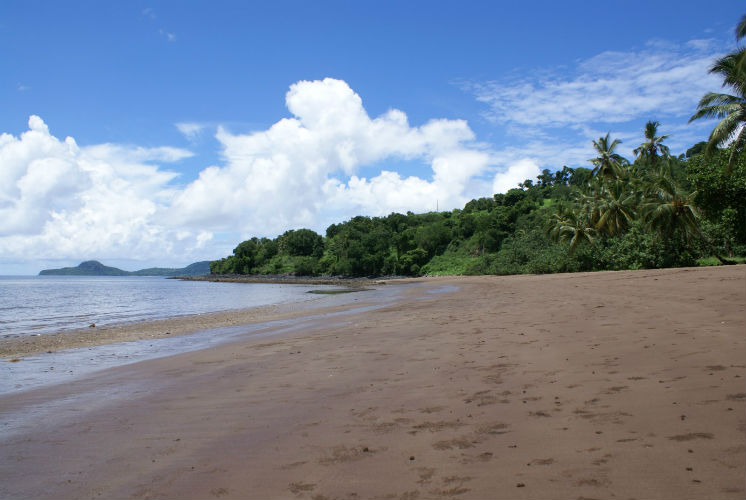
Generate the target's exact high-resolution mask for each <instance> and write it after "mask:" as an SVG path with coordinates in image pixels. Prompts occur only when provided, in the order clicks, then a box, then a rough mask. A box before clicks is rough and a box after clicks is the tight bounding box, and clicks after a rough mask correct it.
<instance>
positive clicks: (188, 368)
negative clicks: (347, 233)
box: [0, 266, 746, 498]
mask: <svg viewBox="0 0 746 500" xmlns="http://www.w3.org/2000/svg"><path fill="white" fill-rule="evenodd" d="M422 283H424V285H423V286H421V287H419V288H415V289H412V290H410V291H408V292H407V293H406V294H405V296H404V297H403V298H402V300H400V301H399V302H397V303H396V304H395V305H393V306H388V307H385V308H383V309H377V310H373V311H369V312H365V313H359V314H355V315H352V316H348V317H347V318H346V321H348V323H347V324H339V323H338V322H334V324H330V323H327V324H326V325H325V324H324V322H322V321H319V320H313V321H312V320H309V321H307V322H306V323H304V328H303V329H301V330H298V331H296V332H293V333H285V334H282V335H278V336H276V337H269V338H267V337H265V338H262V339H253V340H252V339H246V340H242V341H238V342H235V343H231V344H224V345H222V346H219V347H216V348H211V349H205V350H201V351H196V352H191V353H186V354H181V355H178V356H172V357H168V358H161V359H157V360H151V361H146V362H142V363H137V364H134V365H129V366H124V367H119V368H116V369H110V370H106V371H102V372H98V373H97V374H95V375H94V376H90V377H87V378H84V379H80V380H78V381H76V382H73V383H68V384H65V385H64V386H56V387H49V388H43V389H37V390H30V391H27V392H23V393H20V394H16V395H6V396H2V397H0V414H1V415H2V416H0V429H6V432H5V433H3V434H0V444H1V448H0V449H1V450H2V452H0V497H2V498H97V497H104V498H581V497H582V498H612V497H619V498H744V496H745V494H746V489H745V488H744V474H745V473H746V408H745V405H746V387H744V380H746V368H745V363H746V350H745V348H746V333H745V332H746V329H745V327H744V319H745V312H746V272H745V269H744V267H743V266H729V267H718V268H701V269H674V270H656V271H635V272H614V273H594V274H573V275H550V276H512V277H474V278H447V279H440V280H423V281H422ZM443 284H453V285H456V286H458V287H459V288H460V290H459V291H458V292H456V293H447V294H428V293H425V292H426V290H427V289H428V288H429V287H430V288H434V287H436V286H441V285H443ZM394 286H395V285H394ZM19 422H21V423H22V424H25V427H23V425H21V424H19ZM11 428H12V429H13V432H10V431H7V429H11Z"/></svg>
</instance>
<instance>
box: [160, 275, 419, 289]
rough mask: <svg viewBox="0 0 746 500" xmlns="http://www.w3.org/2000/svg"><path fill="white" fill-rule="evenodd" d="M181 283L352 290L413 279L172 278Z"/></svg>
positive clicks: (207, 276)
mask: <svg viewBox="0 0 746 500" xmlns="http://www.w3.org/2000/svg"><path fill="white" fill-rule="evenodd" d="M168 279H175V280H180V281H210V282H215V283H223V282H224V283H266V284H272V285H338V286H346V287H351V288H364V287H367V286H376V285H385V284H386V283H391V282H395V281H399V280H406V279H411V278H408V277H402V276H383V277H380V278H345V277H342V276H294V275H289V274H204V275H199V276H170V277H169V278H168Z"/></svg>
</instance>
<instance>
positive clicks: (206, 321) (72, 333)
mask: <svg viewBox="0 0 746 500" xmlns="http://www.w3.org/2000/svg"><path fill="white" fill-rule="evenodd" d="M369 290H370V291H373V290H374V289H360V290H359V291H360V292H366V291H369ZM355 291H358V290H355ZM314 295H315V298H314V299H311V300H307V301H303V302H291V303H287V304H275V305H270V306H259V307H251V308H245V309H230V310H226V311H217V312H209V313H200V314H187V315H182V316H173V317H169V318H163V319H153V320H144V321H133V322H125V323H120V324H114V325H105V326H96V327H94V328H91V327H88V328H78V329H70V330H60V331H57V332H54V333H48V334H37V335H33V336H16V337H8V338H2V339H0V362H8V361H13V360H16V359H19V358H23V357H26V356H31V355H37V354H42V353H49V352H50V351H51V352H57V351H60V350H66V349H77V348H84V347H95V346H100V345H109V344H116V343H119V342H133V341H139V340H147V339H160V338H167V337H179V336H183V335H190V334H192V333H195V332H198V331H202V330H208V329H215V328H224V327H233V326H241V325H246V326H249V325H254V324H257V323H264V322H271V321H280V320H288V319H294V318H298V317H302V316H304V315H306V314H310V313H312V312H314V311H318V312H319V313H321V314H324V313H333V312H336V311H338V310H340V309H341V308H345V307H350V306H351V304H352V303H354V302H355V301H356V298H352V299H347V300H345V298H344V297H339V295H346V294H329V293H322V294H314ZM355 295H357V298H360V295H359V294H357V293H356V294H355ZM363 295H364V294H363ZM338 297H339V298H338ZM363 300H364V297H363Z"/></svg>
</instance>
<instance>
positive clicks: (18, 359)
mask: <svg viewBox="0 0 746 500" xmlns="http://www.w3.org/2000/svg"><path fill="white" fill-rule="evenodd" d="M20 360H21V358H13V359H9V360H8V363H18V362H19V361H20Z"/></svg>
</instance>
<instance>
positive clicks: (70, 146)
mask: <svg viewBox="0 0 746 500" xmlns="http://www.w3.org/2000/svg"><path fill="white" fill-rule="evenodd" d="M28 125H29V130H28V131H26V132H24V133H23V134H21V135H20V137H14V136H12V135H10V134H2V135H0V166H1V168H0V254H2V255H3V256H4V257H6V258H8V259H11V258H13V259H23V258H35V259H39V258H70V259H82V258H92V257H93V256H98V257H109V258H135V259H137V258H141V259H151V258H154V257H157V256H159V255H163V254H164V252H165V253H169V252H170V253H174V252H184V253H189V252H190V251H191V250H193V249H194V248H196V247H197V246H199V241H198V240H199V238H200V232H199V231H192V232H191V233H183V232H180V231H178V230H177V229H176V228H172V227H167V226H165V225H163V224H161V223H159V220H158V214H159V212H160V211H162V210H163V209H164V208H165V207H166V206H167V205H168V204H169V203H170V200H171V199H172V197H173V195H174V193H173V190H172V188H170V187H169V182H170V181H171V180H172V179H174V178H175V177H176V175H177V174H176V173H174V172H170V171H166V170H162V169H161V168H160V167H158V166H157V165H154V164H152V162H173V161H177V160H179V159H182V158H185V157H187V156H190V155H191V153H190V152H188V151H185V150H180V149H177V148H172V147H162V148H142V147H136V146H135V147H127V146H122V145H112V144H101V145H95V146H88V147H80V146H78V145H77V144H76V142H75V140H74V139H72V138H70V137H68V138H66V139H65V140H59V139H57V138H56V137H54V136H53V135H51V133H50V132H49V128H48V127H47V125H46V124H45V123H44V121H43V120H42V119H41V118H40V117H38V116H31V117H30V119H29V124H28ZM201 237H202V238H203V240H201V241H202V243H204V236H201Z"/></svg>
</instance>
